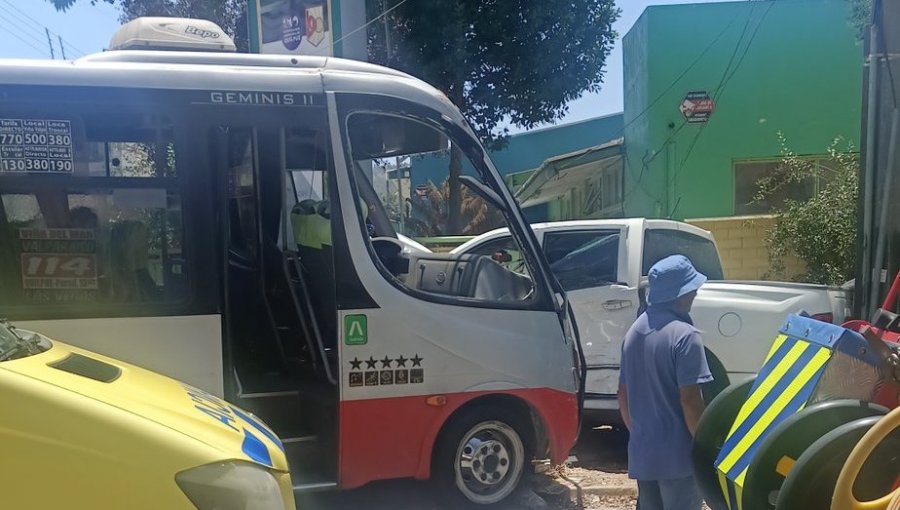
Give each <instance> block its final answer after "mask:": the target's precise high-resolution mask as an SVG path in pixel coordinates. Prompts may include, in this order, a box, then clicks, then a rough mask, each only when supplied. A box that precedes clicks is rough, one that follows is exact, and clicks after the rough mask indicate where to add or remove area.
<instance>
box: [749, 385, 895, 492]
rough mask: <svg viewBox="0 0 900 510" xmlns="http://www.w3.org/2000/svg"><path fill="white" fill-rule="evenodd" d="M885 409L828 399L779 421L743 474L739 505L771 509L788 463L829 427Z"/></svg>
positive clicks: (880, 413) (831, 428)
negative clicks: (744, 474)
mask: <svg viewBox="0 0 900 510" xmlns="http://www.w3.org/2000/svg"><path fill="white" fill-rule="evenodd" d="M886 413H887V409H886V408H884V407H881V406H878V405H874V404H869V403H866V402H862V401H860V400H828V401H825V402H819V403H816V404H813V405H811V406H809V407H807V408H806V409H804V410H803V411H800V412H799V413H797V414H795V415H793V416H790V417H788V418H787V419H785V420H784V421H782V422H781V423H779V424H778V426H776V427H775V428H774V429H773V430H772V432H770V433H769V435H768V436H767V437H766V438H765V439H764V440H763V442H762V443H760V445H759V448H758V449H757V450H756V454H755V456H754V457H753V460H751V461H750V466H749V467H748V468H747V475H746V477H745V478H744V490H743V495H742V499H743V501H742V503H743V505H742V506H741V508H743V509H744V510H773V509H774V508H775V502H776V500H777V498H778V492H779V491H780V490H781V487H782V485H783V484H784V480H785V475H787V474H788V473H789V472H790V469H791V464H792V463H793V462H794V461H796V460H797V459H798V458H800V456H801V455H802V454H803V452H804V451H805V450H806V449H807V448H809V447H810V445H812V444H813V443H814V442H815V441H816V440H817V439H819V438H820V437H822V436H823V435H825V434H826V433H828V432H830V431H831V430H833V429H835V428H837V427H839V426H841V425H844V424H845V423H850V422H852V421H855V420H858V419H861V418H866V417H869V416H881V415H884V414H886Z"/></svg>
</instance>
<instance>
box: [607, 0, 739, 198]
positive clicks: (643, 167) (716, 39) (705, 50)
mask: <svg viewBox="0 0 900 510" xmlns="http://www.w3.org/2000/svg"><path fill="white" fill-rule="evenodd" d="M740 15H741V13H740V12H738V13H736V14H735V15H734V16H733V17H732V18H731V20H729V21H728V23H726V24H725V27H724V28H723V29H722V30H721V31H720V32H719V33H718V34H717V35H716V36H715V37H714V38H713V39H712V40H711V41H710V42H709V44H707V45H706V47H705V48H703V50H702V51H701V52H700V53H699V54H698V55H697V57H696V58H694V60H693V61H692V62H691V63H690V64H688V66H687V67H686V68H685V69H684V70H683V71H682V72H681V73H680V74H679V75H678V76H677V77H676V78H675V79H674V80H672V82H671V83H669V85H668V86H667V87H666V88H665V89H663V91H662V92H660V93H659V94H658V95H657V96H656V97H655V98H654V99H653V101H651V102H650V104H649V105H647V106H646V107H645V108H644V109H643V110H641V112H639V113H638V114H637V115H635V116H634V117H633V118H632V119H631V120H629V121H628V122H626V123H625V124H624V125H623V126H622V129H621V135H624V133H625V130H626V129H628V127H629V126H631V125H632V124H633V123H635V122H637V121H638V119H640V118H641V117H643V116H644V115H645V114H646V113H647V112H649V111H650V110H651V109H652V108H653V107H654V106H656V104H657V103H658V102H659V101H660V100H662V98H663V97H665V95H666V94H668V93H669V91H670V90H672V88H674V87H675V85H677V84H678V82H680V81H681V79H682V78H684V77H685V76H687V74H688V73H689V72H690V71H691V70H692V69H693V68H694V67H695V66H696V65H697V64H698V63H699V62H700V61H701V60H702V59H703V57H705V56H706V54H707V53H709V51H710V50H711V49H712V48H713V46H715V45H716V43H717V42H719V40H720V39H721V38H722V36H724V35H725V34H726V33H727V32H728V29H729V28H731V26H732V25H733V24H734V22H735V21H736V20H737V19H738V17H740ZM685 124H687V121H683V122H682V123H681V125H680V126H678V128H677V129H675V131H674V132H672V133H671V134H670V135H669V137H668V138H666V140H665V141H664V142H663V143H662V147H664V146H665V144H667V143H669V141H671V140H672V139H673V138H674V137H675V136H676V135H677V134H678V132H679V131H681V129H682V128H684V126H685ZM662 147H660V148H659V149H657V150H655V151H653V152H652V153H651V154H652V156H650V159H649V160H648V159H647V157H646V156H645V157H643V158H641V170H640V174H639V175H638V177H637V179H635V178H634V175H633V174H634V170H633V168H634V167H633V166H632V165H631V161H630V159H629V158H626V165H627V166H628V173H629V174H631V178H632V180H634V181H635V186H640V187H642V188H643V189H644V192H645V193H646V194H647V195H648V196H651V197H652V196H653V195H652V193H650V191H649V190H648V189H646V187H645V186H643V184H642V181H643V179H644V172H645V171H646V170H647V165H648V164H649V162H650V161H653V159H655V158H656V154H658V152H659V151H660V150H662ZM625 152H626V153H627V152H628V151H627V150H626V151H625Z"/></svg>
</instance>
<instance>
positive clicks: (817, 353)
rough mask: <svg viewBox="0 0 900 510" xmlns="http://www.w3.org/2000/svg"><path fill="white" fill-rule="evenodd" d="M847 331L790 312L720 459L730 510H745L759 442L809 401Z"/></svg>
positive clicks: (727, 439)
mask: <svg viewBox="0 0 900 510" xmlns="http://www.w3.org/2000/svg"><path fill="white" fill-rule="evenodd" d="M846 331H847V330H845V329H843V328H841V327H839V326H835V325H833V324H826V323H823V322H821V321H817V320H814V319H810V318H808V317H801V316H798V315H790V316H788V319H787V321H786V322H785V324H784V326H782V328H781V330H780V331H779V334H778V336H777V337H775V341H774V343H773V344H772V348H771V349H770V350H769V354H768V356H767V357H766V361H765V363H764V364H763V367H762V368H761V369H760V371H759V374H758V375H757V376H756V381H755V382H754V384H753V387H752V388H751V389H750V393H749V395H748V396H747V400H746V401H745V402H744V405H743V406H742V407H741V410H740V412H739V413H738V415H737V417H736V418H735V420H734V423H733V424H732V426H731V429H730V431H729V433H728V436H727V437H726V439H725V443H724V444H723V446H722V450H721V451H720V452H719V457H718V458H717V459H716V462H715V467H716V470H717V472H718V475H719V483H720V486H721V488H722V493H723V495H724V496H725V501H726V502H728V506H729V508H730V510H740V509H741V491H742V489H743V485H744V477H745V476H746V474H747V468H748V467H749V465H750V461H751V460H752V459H753V456H754V455H755V454H756V451H757V449H758V448H759V445H760V444H762V442H763V440H764V439H765V438H766V437H767V436H768V434H769V433H770V432H771V431H772V430H773V429H774V428H775V426H777V425H778V424H779V423H781V422H782V421H784V420H785V419H787V418H788V417H789V416H791V415H793V414H795V413H798V412H800V411H801V410H802V409H803V408H804V407H805V406H806V404H807V403H808V402H809V401H810V399H811V397H812V396H813V394H814V392H815V389H816V384H817V383H818V381H819V378H820V377H821V375H822V373H823V372H824V369H825V366H826V364H827V363H828V360H829V359H830V358H831V355H832V353H833V352H834V349H835V347H836V345H837V344H838V341H839V339H840V338H841V337H842V336H844V333H845V332H846Z"/></svg>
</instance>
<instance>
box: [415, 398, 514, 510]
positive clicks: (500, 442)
mask: <svg viewBox="0 0 900 510" xmlns="http://www.w3.org/2000/svg"><path fill="white" fill-rule="evenodd" d="M527 430H529V427H528V425H527V422H526V421H525V420H524V419H523V418H520V417H518V416H517V413H515V412H513V411H511V410H509V409H508V408H505V407H502V406H487V405H478V406H474V407H472V408H471V409H465V410H463V411H462V412H461V413H460V414H459V415H458V416H455V417H454V418H452V421H451V422H450V423H449V424H448V425H447V426H446V428H445V429H444V430H443V431H441V434H440V436H439V438H438V441H437V444H436V445H435V452H434V456H433V467H432V482H433V483H434V484H435V485H436V486H437V489H438V491H439V494H441V496H442V497H443V498H444V499H443V501H445V502H447V505H446V506H447V508H492V507H495V506H500V505H502V504H503V503H505V502H507V501H508V498H509V496H511V495H512V494H514V493H515V492H516V489H517V488H518V486H519V483H520V482H521V481H522V480H523V479H524V478H525V475H526V469H527V467H530V466H531V456H532V447H531V444H530V443H531V441H530V438H529V436H528V435H527V434H526V433H524V431H527ZM464 456H465V457H468V461H467V463H468V467H464V466H463V459H464ZM494 480H496V481H494Z"/></svg>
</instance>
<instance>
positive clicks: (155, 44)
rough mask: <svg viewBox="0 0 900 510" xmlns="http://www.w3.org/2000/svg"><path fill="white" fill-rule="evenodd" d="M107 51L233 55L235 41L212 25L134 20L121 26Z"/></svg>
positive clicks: (185, 20)
mask: <svg viewBox="0 0 900 510" xmlns="http://www.w3.org/2000/svg"><path fill="white" fill-rule="evenodd" d="M109 49H110V50H175V51H217V52H234V51H235V46H234V41H232V40H231V37H229V36H228V34H226V33H225V31H224V30H222V28H221V27H220V26H219V25H216V24H215V23H213V22H212V21H207V20H203V19H191V18H137V19H135V20H132V21H129V22H128V23H126V24H124V25H122V27H121V28H119V30H118V31H116V33H115V35H113V38H112V40H111V41H110V42H109Z"/></svg>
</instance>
